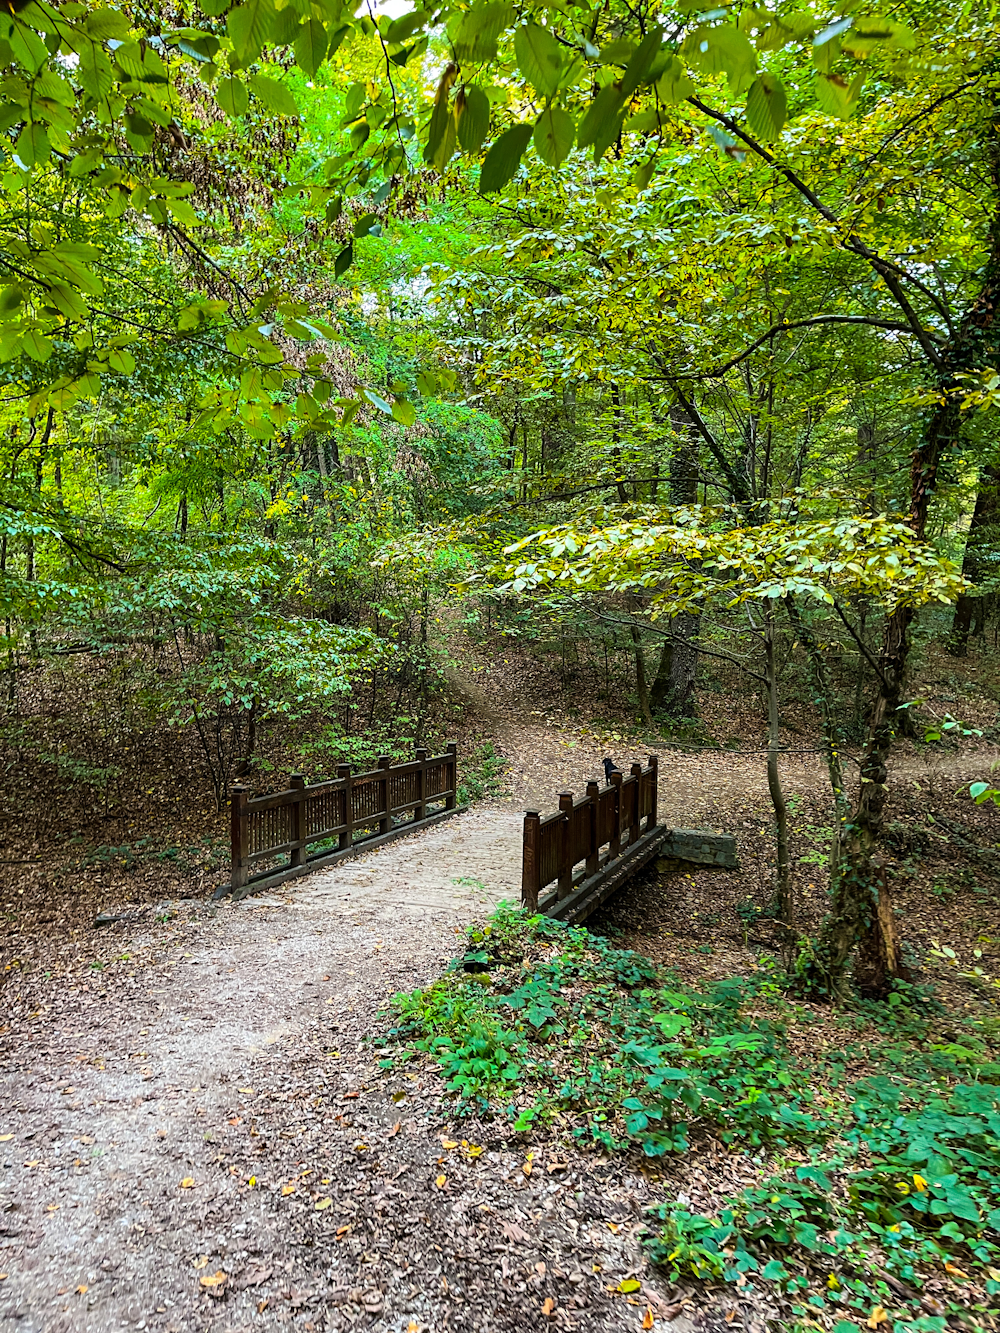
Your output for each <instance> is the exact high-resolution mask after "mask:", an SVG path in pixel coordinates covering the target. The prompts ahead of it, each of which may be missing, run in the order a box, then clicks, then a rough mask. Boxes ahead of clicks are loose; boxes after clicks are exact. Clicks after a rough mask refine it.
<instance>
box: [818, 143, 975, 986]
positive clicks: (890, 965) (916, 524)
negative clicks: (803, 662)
mask: <svg viewBox="0 0 1000 1333" xmlns="http://www.w3.org/2000/svg"><path fill="white" fill-rule="evenodd" d="M990 133H991V136H992V137H991V140H990V143H989V145H988V149H987V152H988V157H989V165H990V169H991V173H992V178H993V188H994V200H995V201H996V202H995V205H994V208H995V211H994V216H993V218H992V221H991V226H990V236H989V240H988V247H987V249H988V254H987V261H986V265H985V268H984V271H983V277H982V283H981V286H980V289H979V293H978V295H977V296H976V299H975V300H974V301H973V303H972V305H971V306H970V307H969V308H968V309H967V310H966V312H965V314H964V315H963V316H962V319H961V321H960V322H959V326H958V328H957V330H956V332H955V334H954V336H953V337H952V339H951V340H950V341H949V343H948V344H947V345H945V346H944V348H943V349H942V352H941V364H940V366H939V367H938V369H937V372H936V385H935V387H936V388H937V390H938V392H939V395H940V397H939V401H938V403H937V404H936V405H935V406H934V407H933V408H932V409H931V410H930V415H929V417H928V419H927V424H926V427H925V429H924V432H923V438H922V439H921V442H920V445H919V446H918V448H917V450H916V452H915V453H914V455H913V462H912V466H911V469H910V515H909V523H910V527H911V528H912V529H913V532H914V535H915V536H916V537H918V538H923V536H924V534H925V532H926V530H927V512H928V508H929V506H930V501H931V498H932V496H933V494H934V489H935V486H936V483H937V476H938V469H939V467H940V464H941V459H942V458H943V457H944V456H945V455H946V454H947V453H948V452H950V451H951V450H952V449H954V448H956V447H957V445H958V438H959V431H960V425H961V409H960V406H959V403H960V398H959V394H960V392H961V388H962V381H961V380H960V379H959V378H958V376H959V375H960V374H962V373H967V372H970V371H972V370H975V369H976V368H977V367H983V366H993V365H996V364H997V362H998V360H1000V339H998V327H997V319H996V314H997V308H998V306H1000V118H994V120H993V122H992V124H991V126H990ZM913 617H914V611H913V608H912V607H908V606H900V607H897V609H896V610H895V611H893V612H892V613H891V614H890V615H889V616H888V617H887V619H886V623H885V628H884V631H883V639H882V647H881V652H880V654H879V661H878V665H879V689H878V694H877V697H876V700H875V707H874V710H873V713H872V720H871V729H870V731H869V735H868V741H867V744H866V746H865V753H864V757H863V759H862V764H861V789H860V793H859V796H858V801H857V805H856V807H855V810H854V814H853V816H852V819H851V821H850V823H849V825H848V828H847V838H846V847H845V860H844V867H843V873H842V875H841V877H840V881H839V883H838V884H837V887H836V889H835V891H834V896H833V903H832V908H831V912H830V915H829V917H828V918H827V920H826V922H825V923H824V925H823V929H822V930H821V932H820V935H819V938H818V940H817V941H816V945H815V951H814V959H813V967H814V979H815V982H816V988H817V989H822V990H825V991H827V992H828V993H830V994H839V993H840V992H841V991H842V990H843V987H844V975H845V971H846V966H847V961H848V959H849V957H850V955H851V953H852V951H853V949H854V948H855V946H856V945H859V946H860V953H861V956H862V958H863V960H864V964H865V967H864V977H863V982H864V986H865V990H866V992H867V993H868V994H870V995H873V996H881V995H885V994H886V993H887V992H888V990H889V989H890V988H891V985H892V982H893V979H894V978H895V977H897V976H901V975H903V973H902V964H901V957H900V948H899V943H898V941H897V939H896V936H895V930H894V928H893V926H892V910H891V905H890V903H889V889H888V885H887V883H886V878H885V875H884V873H883V868H882V867H881V866H880V865H879V863H878V861H877V857H876V848H877V844H878V840H879V837H880V835H881V832H882V821H883V812H884V810H885V804H886V799H887V790H886V782H887V778H888V768H887V764H888V758H889V752H890V750H891V748H892V743H893V740H894V738H895V735H896V729H897V726H898V718H899V708H900V705H901V704H902V703H903V702H904V697H903V695H904V687H905V681H906V664H907V657H908V655H909V650H910V633H909V632H910V626H911V624H912V622H913Z"/></svg>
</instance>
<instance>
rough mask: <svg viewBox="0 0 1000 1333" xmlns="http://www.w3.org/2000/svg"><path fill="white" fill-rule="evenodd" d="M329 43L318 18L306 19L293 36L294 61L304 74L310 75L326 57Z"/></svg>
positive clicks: (310, 76)
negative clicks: (294, 36)
mask: <svg viewBox="0 0 1000 1333" xmlns="http://www.w3.org/2000/svg"><path fill="white" fill-rule="evenodd" d="M328 45H329V43H328V40H327V35H326V29H325V28H324V27H323V25H322V23H320V21H319V19H306V21H305V23H303V25H302V27H301V28H299V31H298V36H297V37H296V38H295V45H294V47H293V48H292V49H293V50H294V51H295V63H296V64H297V65H298V67H299V69H301V70H302V71H303V72H304V73H305V74H307V75H308V76H309V78H312V76H313V75H314V74H315V73H316V71H317V70H318V69H319V67H320V65H322V63H323V61H324V60H325V58H326V50H327V46H328Z"/></svg>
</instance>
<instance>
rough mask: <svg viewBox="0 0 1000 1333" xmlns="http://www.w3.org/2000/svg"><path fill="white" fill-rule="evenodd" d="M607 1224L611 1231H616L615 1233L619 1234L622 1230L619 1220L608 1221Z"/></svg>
mask: <svg viewBox="0 0 1000 1333" xmlns="http://www.w3.org/2000/svg"><path fill="white" fill-rule="evenodd" d="M606 1226H607V1228H608V1230H609V1231H613V1232H614V1233H615V1235H617V1234H618V1232H619V1231H621V1227H620V1226H619V1225H618V1223H617V1222H608V1223H606Z"/></svg>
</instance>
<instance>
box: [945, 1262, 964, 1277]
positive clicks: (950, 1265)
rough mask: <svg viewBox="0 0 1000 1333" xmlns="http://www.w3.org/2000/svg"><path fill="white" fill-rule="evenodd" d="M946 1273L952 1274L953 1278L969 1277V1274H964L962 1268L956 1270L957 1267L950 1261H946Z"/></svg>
mask: <svg viewBox="0 0 1000 1333" xmlns="http://www.w3.org/2000/svg"><path fill="white" fill-rule="evenodd" d="M944 1271H945V1272H946V1273H950V1274H951V1276H952V1277H965V1278H967V1277H968V1276H969V1275H968V1273H963V1272H962V1270H961V1269H960V1268H956V1266H955V1265H954V1264H953V1263H952V1262H951V1260H950V1259H946V1260H945V1261H944Z"/></svg>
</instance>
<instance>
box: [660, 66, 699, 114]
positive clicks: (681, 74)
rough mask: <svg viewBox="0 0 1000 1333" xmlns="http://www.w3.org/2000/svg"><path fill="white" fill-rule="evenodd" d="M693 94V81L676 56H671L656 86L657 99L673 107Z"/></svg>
mask: <svg viewBox="0 0 1000 1333" xmlns="http://www.w3.org/2000/svg"><path fill="white" fill-rule="evenodd" d="M693 92H694V81H693V80H692V78H691V76H690V75H689V74H688V72H687V70H686V69H685V68H684V64H683V62H682V61H680V60H678V59H677V57H676V56H671V57H670V60H669V62H668V63H667V67H666V69H665V70H664V71H663V73H662V74H661V75H660V78H659V81H658V83H657V85H656V95H657V97H658V98H659V99H660V101H661V102H665V103H666V104H667V106H673V105H675V104H676V103H677V102H683V101H684V99H685V97H690V96H691V95H692V93H693Z"/></svg>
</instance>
